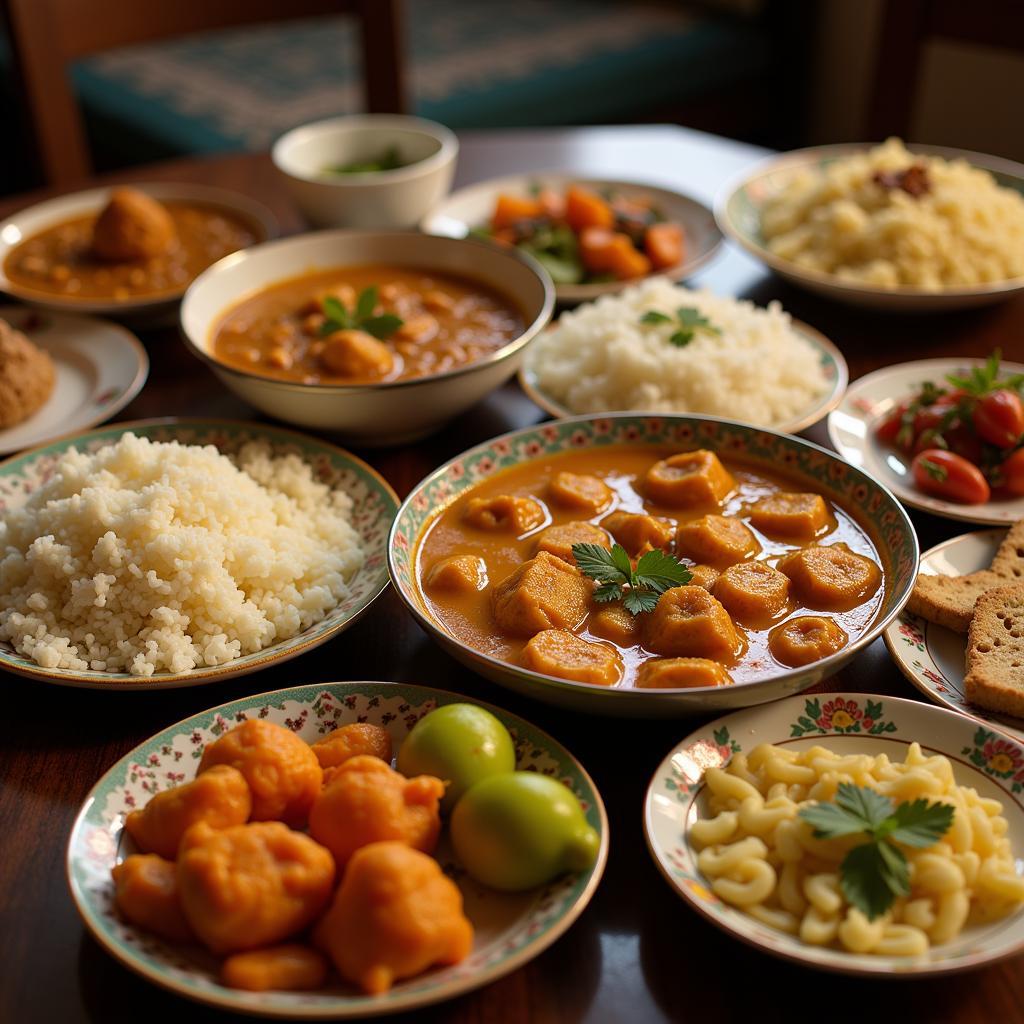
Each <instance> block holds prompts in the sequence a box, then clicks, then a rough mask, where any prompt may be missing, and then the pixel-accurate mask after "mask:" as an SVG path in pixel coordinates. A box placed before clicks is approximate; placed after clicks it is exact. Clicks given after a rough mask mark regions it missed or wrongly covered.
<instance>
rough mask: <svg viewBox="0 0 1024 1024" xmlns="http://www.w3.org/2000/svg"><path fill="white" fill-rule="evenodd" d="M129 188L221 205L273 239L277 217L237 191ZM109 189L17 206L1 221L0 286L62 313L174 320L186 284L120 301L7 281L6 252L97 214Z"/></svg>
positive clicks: (156, 185) (146, 321)
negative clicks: (63, 293)
mask: <svg viewBox="0 0 1024 1024" xmlns="http://www.w3.org/2000/svg"><path fill="white" fill-rule="evenodd" d="M132 188H135V189H138V190H139V191H140V192H145V193H146V194H147V195H149V196H152V197H153V198H154V199H157V200H161V201H164V202H166V201H167V200H180V201H183V202H194V203H201V204H203V205H205V206H214V207H222V208H223V209H224V210H226V211H227V212H228V213H233V214H236V215H238V216H241V217H242V218H243V219H244V220H245V221H246V222H247V223H250V224H251V225H252V229H253V232H254V233H255V235H256V238H257V240H258V241H260V242H264V241H266V240H267V239H268V238H273V237H274V235H276V234H277V222H276V221H275V220H274V218H273V216H272V214H271V213H270V211H269V210H268V209H267V208H266V207H264V206H262V205H261V204H260V203H257V202H255V201H254V200H252V199H248V198H247V197H246V196H243V195H239V194H238V193H237V192H228V191H226V190H224V189H219V188H211V187H210V186H208V185H190V184H186V183H182V182H175V183H171V182H153V183H151V184H138V183H136V182H132ZM110 192H111V188H110V186H104V187H103V188H91V189H87V190H86V191H84V192H73V193H71V194H70V195H64V196H58V197H57V198H55V199H47V200H45V201H44V202H41V203H36V204H35V205H34V206H30V207H28V208H27V209H24V210H19V211H18V212H17V213H13V214H11V216H10V217H8V218H7V219H6V220H4V221H2V222H0V291H2V292H6V293H7V294H8V295H10V296H12V297H13V298H15V299H18V300H19V301H21V302H24V303H27V304H28V305H30V306H36V307H37V308H39V309H52V310H56V311H57V312H64V313H95V314H99V315H104V316H112V317H115V318H116V319H118V320H123V321H125V322H128V323H132V324H139V325H151V324H156V323H165V322H167V321H168V320H170V322H171V323H173V322H174V313H175V310H176V309H177V306H178V303H179V301H180V300H181V297H182V295H183V294H184V292H185V289H186V287H187V286H186V285H182V286H181V287H180V288H179V289H177V290H176V291H173V292H163V293H161V294H159V295H152V296H148V295H143V296H138V297H134V296H133V297H131V298H128V299H123V300H115V299H78V298H73V297H65V296H61V295H50V294H48V293H47V292H37V291H34V290H32V289H31V288H25V287H23V286H22V285H20V284H16V283H15V282H13V281H11V280H10V279H9V278H8V277H7V274H6V273H5V272H4V269H3V268H4V263H5V261H6V260H7V256H8V254H9V253H10V251H11V250H12V249H13V248H14V247H15V246H16V245H18V244H19V243H20V242H22V241H23V240H24V239H26V238H30V237H31V236H32V235H35V234H37V233H38V232H40V231H42V230H43V229H45V228H48V227H50V226H51V225H53V224H57V223H60V222H61V221H65V220H68V219H70V218H72V217H82V216H85V215H86V214H89V213H99V211H100V210H101V209H102V208H103V206H104V204H105V203H106V201H107V199H108V197H109V196H110Z"/></svg>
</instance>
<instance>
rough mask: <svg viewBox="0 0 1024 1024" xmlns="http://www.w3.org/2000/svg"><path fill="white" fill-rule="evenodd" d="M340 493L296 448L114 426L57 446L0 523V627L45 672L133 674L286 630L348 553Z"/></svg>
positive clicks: (348, 530)
mask: <svg viewBox="0 0 1024 1024" xmlns="http://www.w3.org/2000/svg"><path fill="white" fill-rule="evenodd" d="M351 505H352V503H351V499H350V498H349V497H348V496H347V495H346V494H344V493H342V492H340V491H338V490H332V489H331V488H330V487H328V486H327V485H326V484H323V483H320V482H318V481H316V480H314V478H313V472H312V469H311V468H310V466H309V465H308V464H307V463H305V462H303V461H302V459H300V458H299V456H297V455H286V456H282V457H277V458H274V457H272V456H271V453H270V449H269V447H268V446H267V445H266V444H264V443H262V442H252V443H250V444H247V445H245V446H244V447H243V448H242V449H241V450H240V452H239V454H238V455H237V457H236V458H235V459H234V461H233V460H232V459H230V458H228V457H227V456H225V455H222V454H220V453H219V452H218V451H217V449H216V448H214V447H213V446H211V445H207V446H202V447H200V446H198V445H183V444H179V443H178V442H170V443H160V442H153V441H150V440H148V439H147V438H143V437H136V436H135V435H134V434H131V433H126V434H124V435H123V436H122V437H121V438H120V440H118V442H117V443H116V444H113V445H110V446H108V447H106V448H101V449H99V450H98V451H96V452H95V453H94V454H86V453H84V452H79V451H75V450H71V451H69V452H67V454H65V455H64V456H63V457H62V458H61V459H60V461H59V463H58V465H57V467H56V471H55V473H54V475H53V476H52V477H51V478H50V479H49V480H48V481H47V482H46V483H45V484H43V486H42V487H40V488H39V489H38V490H36V491H35V492H34V493H33V494H32V495H31V497H30V498H29V500H28V502H27V503H26V504H25V505H24V506H22V507H21V508H19V509H16V510H14V511H12V512H10V513H8V514H7V516H6V518H5V520H4V522H3V523H2V524H0V639H3V640H7V641H9V642H10V643H11V644H13V645H14V647H15V649H16V650H17V651H19V652H20V653H21V654H23V655H25V656H27V657H29V658H32V659H33V660H34V661H35V662H36V663H37V664H39V665H41V666H43V667H44V668H49V669H74V670H76V671H83V670H87V669H92V670H96V671H107V672H130V673H132V674H133V675H138V676H149V675H152V674H153V673H154V672H187V671H189V670H191V669H193V668H195V667H201V666H208V665H222V664H224V663H225V662H229V661H232V660H233V659H235V658H238V657H240V656H242V655H243V654H249V653H252V652H255V651H259V650H261V649H262V648H264V647H266V646H267V645H268V644H272V643H276V642H278V641H281V640H285V639H287V638H289V637H292V636H295V635H296V634H297V633H300V632H302V630H304V629H306V628H307V627H308V626H311V625H312V624H313V623H315V622H318V621H319V620H320V619H322V618H324V616H325V615H327V614H328V613H329V612H330V611H331V610H332V609H334V608H335V607H336V606H337V605H338V603H339V602H340V601H342V600H343V599H344V598H345V597H346V596H347V595H348V593H349V591H348V586H347V582H348V581H349V580H351V578H352V576H353V574H354V573H355V572H356V571H357V570H358V568H359V567H360V565H361V564H362V561H363V553H362V551H361V549H360V545H359V538H358V536H357V535H356V533H355V530H353V528H352V526H351V525H350V523H349V513H350V511H351Z"/></svg>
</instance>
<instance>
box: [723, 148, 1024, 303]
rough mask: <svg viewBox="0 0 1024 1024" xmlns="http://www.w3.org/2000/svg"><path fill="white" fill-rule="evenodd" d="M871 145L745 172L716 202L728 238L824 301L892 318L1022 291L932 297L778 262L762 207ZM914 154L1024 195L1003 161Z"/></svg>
mask: <svg viewBox="0 0 1024 1024" xmlns="http://www.w3.org/2000/svg"><path fill="white" fill-rule="evenodd" d="M868 148H869V146H868V144H867V143H844V144H842V145H836V146H813V147H811V148H809V149H797V150H794V151H793V152H791V153H782V154H780V155H779V156H773V157H769V158H768V159H766V160H762V161H761V162H759V163H758V164H756V165H755V166H754V167H753V168H752V169H751V170H749V171H745V172H744V173H743V174H742V175H740V176H739V177H738V178H737V179H736V180H735V181H733V182H732V183H731V184H728V185H726V186H725V188H724V189H723V190H722V192H721V193H720V194H719V196H718V198H717V200H716V201H715V219H716V220H717V221H718V226H719V227H720V228H721V229H722V232H723V233H724V234H725V235H726V237H728V238H730V239H731V240H732V241H734V242H736V243H737V244H738V245H740V246H742V247H743V248H744V249H746V250H747V252H749V253H750V254H751V255H752V256H754V257H756V258H757V259H759V260H760V261H761V262H762V263H765V264H767V265H768V266H769V267H771V268H772V270H774V271H775V272H776V273H777V274H778V275H779V276H780V277H783V278H785V279H786V280H787V281H791V282H792V283H793V284H795V285H799V286H800V287H801V288H806V289H808V290H809V291H812V292H817V293H818V294H819V295H824V296H825V297H826V298H830V299H835V300H836V301H837V302H845V303H847V304H848V305H851V306H863V307H865V308H867V309H884V310H889V311H892V312H907V313H930V312H940V311H942V310H948V309H966V308H968V307H971V306H985V305H988V304H990V303H993V302H999V301H1001V300H1003V299H1006V298H1009V297H1010V296H1011V295H1014V294H1016V293H1017V292H1020V291H1024V277H1017V278H1011V279H1009V280H1006V281H994V282H991V283H989V284H981V285H973V286H970V287H956V288H946V289H943V290H942V291H929V290H928V289H925V288H913V287H908V286H903V287H899V288H879V287H877V286H875V285H869V284H860V283H857V282H854V281H843V280H841V279H840V278H838V277H837V276H836V275H835V274H827V273H823V272H820V271H815V270H809V269H807V268H805V267H801V266H798V265H797V264H796V263H794V262H793V261H791V260H787V259H783V258H782V257H779V256H776V255H775V254H774V253H773V252H772V251H771V250H770V249H769V248H768V245H767V243H766V242H765V239H764V237H763V236H762V234H761V207H762V206H763V204H764V202H765V200H766V199H767V198H768V197H769V196H771V195H773V194H775V193H777V192H778V191H779V190H780V189H781V188H782V187H783V186H784V185H785V184H786V183H787V182H788V181H789V180H790V179H791V178H792V177H793V175H794V174H796V173H800V172H802V171H806V170H808V169H814V168H824V167H826V166H827V165H828V164H830V163H832V162H834V161H835V160H839V159H842V158H843V157H846V156H850V155H851V154H853V153H860V152H863V151H864V150H866V149H868ZM907 148H908V149H909V150H910V152H911V153H923V154H926V155H929V156H939V157H942V158H943V159H945V160H956V159H962V160H966V161H967V163H969V164H972V165H973V166H975V167H980V168H982V169H983V170H986V171H989V172H990V173H991V174H992V176H993V177H994V178H995V180H996V183H997V184H999V185H1003V186H1005V187H1007V188H1012V189H1016V191H1018V192H1024V165H1021V164H1018V163H1014V162H1013V161H1012V160H1004V159H1002V158H1000V157H995V156H987V155H985V154H984V153H973V152H970V151H969V150H964V149H952V148H950V147H948V146H927V145H918V144H917V143H913V144H908V145H907Z"/></svg>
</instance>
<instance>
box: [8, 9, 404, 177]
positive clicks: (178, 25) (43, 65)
mask: <svg viewBox="0 0 1024 1024" xmlns="http://www.w3.org/2000/svg"><path fill="white" fill-rule="evenodd" d="M0 2H3V4H4V7H5V9H6V15H7V23H8V29H9V33H10V38H11V45H12V50H13V54H14V58H15V61H16V66H17V69H18V72H19V74H20V79H21V86H22V89H23V91H24V98H25V105H26V107H27V113H28V117H29V119H30V123H31V125H32V128H33V130H34V133H35V138H36V148H37V150H38V157H39V164H40V167H41V170H42V172H43V174H44V176H45V178H46V180H47V181H48V182H49V183H50V184H52V185H67V184H70V183H71V182H74V181H77V180H78V179H80V178H84V177H87V176H88V175H89V173H90V171H91V161H90V157H89V150H88V146H87V143H86V136H85V128H84V124H83V120H82V113H81V110H80V108H79V105H78V102H77V100H76V98H75V95H74V92H73V90H72V88H71V83H70V79H69V76H68V69H69V66H70V65H71V64H72V63H73V62H74V61H76V60H78V59H80V58H81V57H85V56H88V55H90V54H94V53H100V52H102V51H104V50H113V49H117V48H118V47H122V46H130V45H134V44H138V43H147V42H151V41H153V40H157V39H164V38H168V37H173V36H178V35H187V34H188V33H191V32H202V31H207V30H212V29H218V28H227V27H230V26H232V25H238V24H247V23H255V22H269V21H283V20H287V19H293V18H300V17H304V16H314V15H322V14H338V13H345V12H349V13H352V14H354V15H356V16H357V17H358V19H359V23H360V28H361V37H362V56H363V81H364V89H365V93H366V108H367V110H368V111H370V112H371V113H403V112H404V111H405V89H404V80H403V78H404V76H403V60H402V46H401V24H400V20H401V4H400V0H144V2H126V0H0Z"/></svg>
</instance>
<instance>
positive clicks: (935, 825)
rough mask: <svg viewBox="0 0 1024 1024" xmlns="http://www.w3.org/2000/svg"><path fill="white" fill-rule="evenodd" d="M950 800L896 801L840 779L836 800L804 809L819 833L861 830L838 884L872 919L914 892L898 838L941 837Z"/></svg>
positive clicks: (907, 842)
mask: <svg viewBox="0 0 1024 1024" xmlns="http://www.w3.org/2000/svg"><path fill="white" fill-rule="evenodd" d="M953 813H954V810H953V807H952V806H951V805H950V804H943V803H935V804H930V803H928V801H927V800H923V799H919V800H913V801H906V802H904V803H901V804H899V805H898V806H897V805H894V804H893V802H892V800H891V799H890V798H889V797H887V796H883V795H882V794H881V793H878V792H876V791H875V790H873V789H869V788H867V787H865V786H855V785H853V784H852V783H849V782H841V783H840V784H839V789H838V790H837V792H836V798H835V801H834V802H833V803H818V804H812V805H811V806H810V807H805V808H804V809H803V810H802V811H800V817H801V818H803V820H804V821H806V822H807V823H808V824H809V825H811V826H812V827H813V829H814V838H815V839H835V838H838V837H840V836H851V835H858V834H863V835H864V836H865V837H866V839H865V841H864V842H863V843H861V844H859V845H858V846H855V847H853V849H852V850H850V852H849V853H847V855H846V856H845V857H844V858H843V862H842V864H841V865H840V867H839V871H840V878H839V885H840V888H841V889H842V890H843V895H844V896H845V897H846V899H847V900H848V901H849V902H850V904H851V905H852V906H855V907H857V908H858V909H859V910H861V911H862V912H863V913H864V915H865V917H867V919H868V920H869V921H873V920H874V919H875V918H876V917H879V916H881V915H882V914H884V913H885V912H886V911H887V910H888V909H889V907H891V906H892V903H893V900H895V899H896V897H897V896H906V895H907V894H908V893H909V892H910V868H909V866H908V864H907V858H906V857H905V856H904V854H903V851H902V850H901V849H900V848H899V846H897V845H896V844H897V843H900V844H902V845H903V846H912V847H917V848H923V847H927V846H932V845H934V844H935V843H937V842H938V841H939V839H940V838H941V837H942V836H943V835H945V833H946V832H947V831H948V830H949V827H950V826H951V825H952V824H953Z"/></svg>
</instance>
